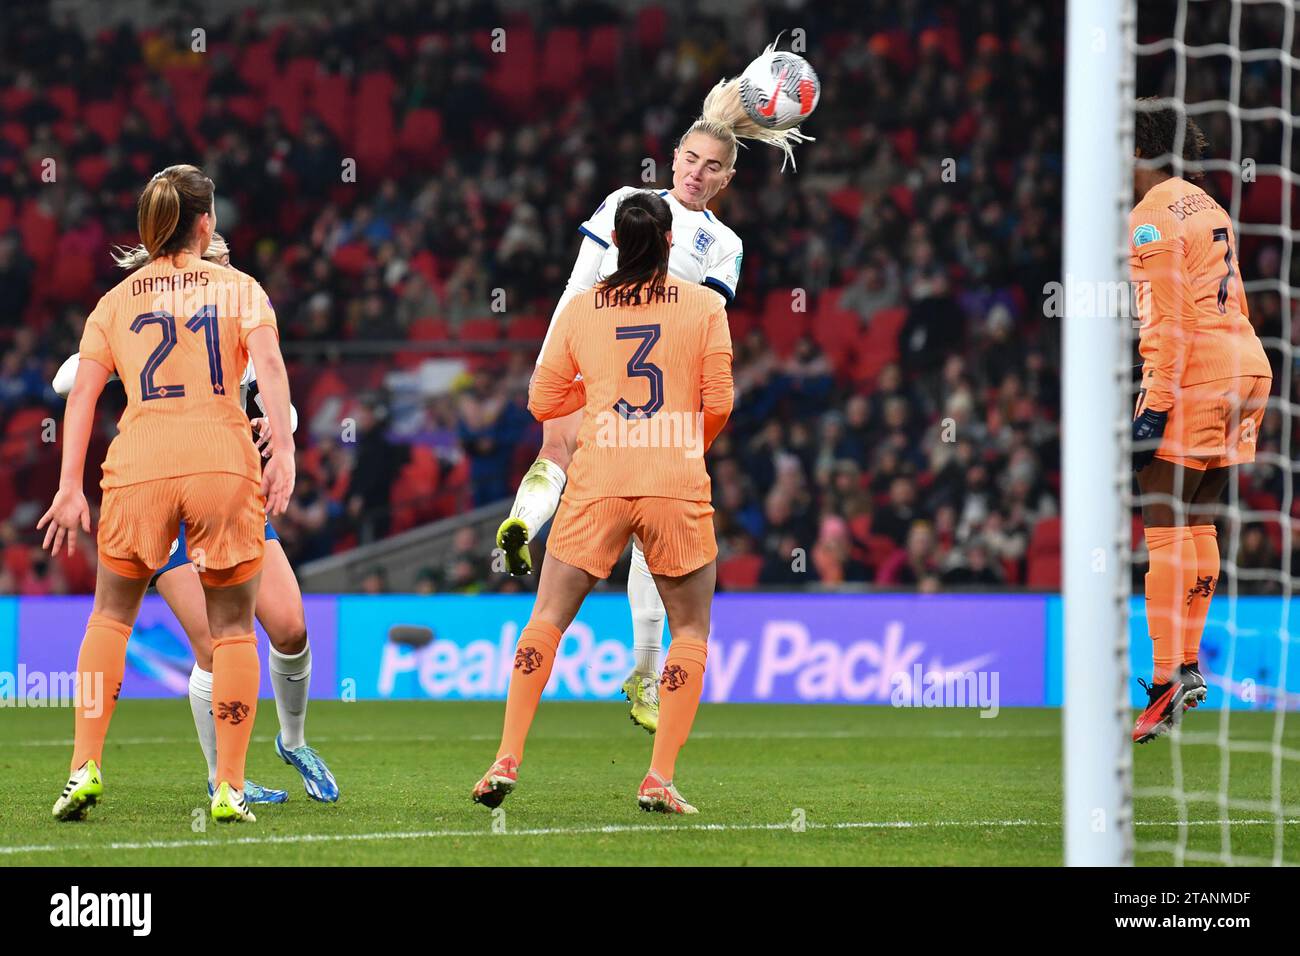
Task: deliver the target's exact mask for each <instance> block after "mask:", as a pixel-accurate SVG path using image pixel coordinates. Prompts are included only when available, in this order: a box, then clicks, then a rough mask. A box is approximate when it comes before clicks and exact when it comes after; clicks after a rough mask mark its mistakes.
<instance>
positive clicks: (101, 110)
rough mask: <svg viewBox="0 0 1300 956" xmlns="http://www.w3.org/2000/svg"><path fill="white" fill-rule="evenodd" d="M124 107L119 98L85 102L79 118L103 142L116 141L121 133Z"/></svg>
mask: <svg viewBox="0 0 1300 956" xmlns="http://www.w3.org/2000/svg"><path fill="white" fill-rule="evenodd" d="M125 115H126V107H125V106H124V105H123V104H122V102H121V101H119V100H115V99H114V100H96V101H95V102H93V103H87V104H86V108H85V109H84V110H82V115H81V118H82V120H84V121H85V124H86V126H88V127H89V128H90V129H91V130H93V131H94V132H95V133H96V134H97V135H98V136H99V138H100V139H102V140H103V141H104V142H105V143H116V142H117V140H118V137H119V136H121V135H122V117H124V116H125Z"/></svg>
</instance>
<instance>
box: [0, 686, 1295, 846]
mask: <svg viewBox="0 0 1300 956" xmlns="http://www.w3.org/2000/svg"><path fill="white" fill-rule="evenodd" d="M501 715H502V704H500V703H453V702H438V703H431V702H362V703H343V702H334V701H316V702H313V703H312V706H311V711H310V713H309V721H308V730H309V732H310V733H309V737H310V739H311V741H312V743H313V744H315V745H316V746H317V748H318V749H319V750H320V752H321V753H322V755H324V756H325V757H326V759H327V760H328V761H329V763H330V765H331V768H332V769H333V771H334V773H335V775H336V776H337V778H338V780H339V785H340V787H341V789H342V793H343V796H342V800H341V801H340V802H339V803H338V804H336V805H333V806H328V805H322V804H318V803H314V802H312V801H311V800H309V799H308V798H307V796H306V794H305V793H304V792H303V790H302V787H301V784H300V783H299V780H298V778H297V775H296V774H295V773H294V772H293V771H292V770H291V769H290V768H289V767H287V766H285V765H284V764H283V763H281V762H280V761H279V759H278V758H277V757H276V756H275V754H274V752H273V749H272V743H271V741H272V740H273V735H274V729H275V712H274V706H273V704H272V703H271V702H270V701H262V702H261V705H260V712H259V714H258V723H257V730H256V732H255V735H254V740H253V748H252V751H251V754H250V757H249V763H248V773H249V776H250V777H252V778H253V779H254V780H257V781H258V782H259V783H262V784H265V785H268V786H276V787H283V788H287V789H288V790H289V793H290V797H289V802H288V803H287V804H284V805H282V806H261V807H257V808H256V812H257V815H258V820H257V822H256V823H255V824H251V825H243V826H231V827H220V828H219V827H217V826H216V825H215V824H213V823H212V822H211V821H210V819H209V818H208V815H207V800H206V798H205V792H204V771H203V763H202V758H201V756H200V755H199V751H198V745H197V743H196V742H195V740H194V730H193V723H192V721H191V719H190V714H189V708H188V704H187V703H186V702H185V701H184V700H174V701H141V700H125V701H123V702H122V703H121V705H120V706H119V708H118V712H117V715H116V716H115V717H114V722H113V729H112V733H111V734H110V735H109V743H108V748H107V750H106V751H105V755H104V763H105V767H104V772H105V783H106V790H105V799H104V801H103V802H102V803H101V804H100V805H99V806H97V807H95V808H94V810H92V811H91V813H90V816H89V818H88V819H87V820H85V821H84V822H81V823H72V824H60V823H56V822H54V821H53V820H52V819H51V818H50V815H49V813H50V806H51V805H52V804H53V802H54V798H55V797H56V796H57V795H58V791H59V790H60V788H61V787H62V785H63V782H64V779H65V777H66V771H67V760H68V757H69V755H70V736H71V730H72V714H71V712H70V711H69V710H67V709H23V708H5V709H2V710H0V798H2V799H0V866H5V865H63V866H87V865H92V866H93V865H118V866H121V865H144V864H149V865H164V866H213V865H217V866H248V865H279V864H290V865H292V864H305V865H330V864H333V865H403V864H414V865H438V864H451V865H526V864H550V865H603V864H611V865H638V866H653V865H712V864H726V865H746V864H749V865H842V864H848V865H986V866H997V865H1056V864H1060V863H1061V861H1062V828H1061V823H1060V818H1061V809H1060V808H1061V738H1060V712H1059V711H1056V710H1046V709H1004V710H1003V711H1001V713H1000V714H999V715H998V716H997V717H996V718H994V719H981V718H980V717H979V716H978V715H977V713H976V712H975V711H973V710H896V709H893V708H889V707H831V706H777V705H738V704H729V705H705V706H703V707H702V708H701V711H700V714H699V717H698V718H697V720H696V723H695V733H694V736H693V737H692V740H691V742H690V743H689V744H688V746H687V748H686V750H685V751H684V752H683V754H682V757H681V759H680V760H679V763H678V769H677V783H678V785H679V787H680V788H681V790H682V792H683V794H684V795H685V796H686V797H687V799H689V800H691V801H692V802H693V803H695V804H696V805H697V806H698V807H699V808H700V814H699V815H698V816H695V817H664V816H661V815H658V814H647V813H644V812H642V811H641V810H640V809H639V808H638V807H637V805H636V801H635V792H636V786H637V784H638V782H639V781H640V779H641V776H642V774H643V773H644V771H645V769H646V766H647V764H648V762H649V756H650V744H651V738H650V737H649V736H648V735H647V734H645V733H644V732H643V731H641V730H640V729H639V728H636V727H634V726H633V725H632V724H631V723H630V722H629V720H628V719H627V711H626V705H622V704H566V703H557V702H549V701H548V702H545V703H543V705H542V708H541V710H540V712H539V715H538V719H537V722H536V724H535V726H534V729H533V733H532V737H531V740H530V743H529V749H528V754H527V759H526V760H525V763H524V766H523V771H522V773H521V776H520V783H519V787H518V789H517V790H516V791H515V793H514V794H513V795H511V796H510V798H509V799H507V800H506V802H505V804H504V807H503V810H504V815H503V816H501V817H499V818H494V817H493V815H492V814H491V813H490V812H489V811H488V810H486V809H485V808H483V807H480V806H477V805H475V804H473V803H471V802H470V799H469V791H470V788H471V787H472V786H473V784H474V782H475V781H476V780H477V779H478V776H479V774H481V773H482V771H483V770H484V769H485V768H486V767H487V765H488V764H489V763H490V762H491V759H492V756H493V753H494V750H495V744H496V738H497V733H498V731H499V729H500V724H501ZM1218 720H1219V718H1218V715H1217V714H1208V713H1195V714H1192V715H1189V717H1188V723H1187V725H1186V726H1187V729H1188V730H1189V731H1193V730H1194V731H1196V732H1197V733H1198V734H1201V733H1214V732H1215V731H1216V730H1217V727H1218ZM1231 726H1232V736H1233V740H1234V741H1245V740H1255V741H1260V742H1264V741H1268V740H1269V739H1270V735H1271V733H1272V729H1273V717H1272V715H1268V714H1255V715H1233V717H1232V725H1231ZM1287 730H1288V732H1287V734H1286V735H1285V737H1284V738H1283V742H1284V743H1285V745H1286V746H1287V747H1288V748H1290V749H1291V750H1292V751H1294V750H1296V749H1300V724H1298V723H1297V722H1295V721H1292V722H1291V723H1290V724H1289V725H1288V728H1287ZM1182 757H1183V761H1182V763H1183V767H1182V769H1183V775H1184V788H1185V789H1187V790H1201V791H1210V792H1217V791H1218V781H1219V779H1220V776H1219V775H1220V772H1221V766H1220V753H1219V751H1218V749H1217V748H1215V747H1211V746H1187V745H1185V746H1184V747H1183V748H1182ZM1272 766H1273V761H1272V759H1271V757H1270V755H1269V754H1266V753H1238V752H1234V753H1233V754H1232V763H1231V774H1230V781H1231V784H1230V788H1229V790H1230V794H1231V797H1232V798H1233V799H1234V800H1265V801H1267V800H1269V799H1270V795H1271V792H1272V791H1271V787H1272ZM1295 769H1296V768H1295V764H1294V763H1293V762H1292V761H1285V766H1284V767H1283V790H1282V793H1281V796H1282V799H1283V802H1284V803H1287V804H1290V805H1292V806H1294V805H1295V804H1296V803H1297V802H1300V793H1298V792H1297V789H1298V788H1297V779H1296V778H1297V774H1296V773H1295V772H1294V771H1295ZM1135 773H1136V782H1137V785H1138V786H1139V787H1152V788H1154V787H1168V786H1169V785H1170V783H1171V781H1172V773H1173V767H1172V763H1171V748H1170V742H1169V741H1167V740H1166V741H1157V742H1155V743H1153V744H1150V745H1148V746H1146V747H1143V748H1140V749H1137V750H1136V752H1135ZM1228 814H1229V817H1230V818H1231V819H1233V820H1234V821H1235V822H1234V823H1233V824H1232V825H1231V826H1229V827H1228V832H1229V833H1230V836H1231V839H1232V848H1233V852H1234V853H1236V854H1240V855H1247V856H1254V857H1260V858H1271V857H1272V855H1273V853H1274V848H1275V846H1276V845H1277V843H1276V841H1277V839H1278V837H1277V833H1278V831H1279V828H1278V827H1276V826H1275V825H1273V823H1272V822H1271V821H1272V818H1271V816H1270V815H1269V814H1268V813H1266V812H1260V811H1258V810H1241V809H1230V810H1229V812H1228ZM1136 816H1137V819H1138V823H1139V825H1138V827H1137V835H1138V840H1139V842H1140V845H1141V844H1143V843H1146V844H1149V843H1152V842H1157V841H1168V842H1173V841H1176V840H1177V837H1178V829H1177V828H1176V827H1174V826H1170V825H1168V821H1171V820H1176V819H1177V806H1176V805H1175V804H1174V802H1173V801H1172V799H1169V798H1167V797H1152V798H1140V799H1139V800H1138V803H1137V808H1136ZM1188 816H1189V818H1190V819H1192V820H1197V821H1217V820H1218V819H1219V817H1220V816H1221V813H1220V811H1219V808H1218V807H1216V806H1214V805H1210V804H1200V803H1194V804H1191V805H1190V806H1189V807H1188ZM801 824H802V826H801ZM1296 826H1297V824H1296V822H1295V821H1291V822H1288V823H1285V824H1284V825H1283V826H1282V827H1281V828H1280V831H1281V833H1282V834H1283V839H1284V840H1286V841H1290V842H1286V843H1284V844H1283V845H1284V849H1285V858H1286V859H1287V860H1288V861H1291V862H1295V861H1296V860H1297V858H1298V857H1300V854H1298V853H1297V851H1296V849H1295V846H1294V839H1295V835H1296ZM502 829H503V830H504V832H497V831H498V830H502ZM1222 833H1223V828H1222V827H1221V826H1219V825H1217V824H1210V823H1197V824H1194V825H1193V826H1190V827H1188V828H1187V834H1188V836H1187V840H1188V842H1187V846H1188V847H1189V848H1190V849H1191V850H1193V851H1200V852H1204V853H1217V852H1218V851H1219V849H1220V846H1221V841H1222ZM1170 861H1171V857H1170V856H1169V855H1168V854H1167V853H1160V852H1141V853H1139V856H1138V862H1139V863H1155V864H1167V863H1169V862H1170Z"/></svg>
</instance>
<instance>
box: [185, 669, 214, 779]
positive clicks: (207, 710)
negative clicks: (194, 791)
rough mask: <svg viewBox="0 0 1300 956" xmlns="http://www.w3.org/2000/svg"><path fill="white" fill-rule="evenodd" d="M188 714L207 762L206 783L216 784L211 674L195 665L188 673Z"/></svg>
mask: <svg viewBox="0 0 1300 956" xmlns="http://www.w3.org/2000/svg"><path fill="white" fill-rule="evenodd" d="M190 713H192V714H193V715H194V729H195V730H197V731H198V732H199V746H200V747H201V748H203V759H204V760H206V761H207V762H208V783H209V785H211V786H216V782H217V725H216V724H215V723H213V721H212V674H211V672H209V671H205V670H200V669H199V665H198V664H195V665H194V669H193V670H192V671H190Z"/></svg>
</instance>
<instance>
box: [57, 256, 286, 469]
mask: <svg viewBox="0 0 1300 956" xmlns="http://www.w3.org/2000/svg"><path fill="white" fill-rule="evenodd" d="M179 262H180V266H179V267H178V266H177V265H176V264H174V263H173V260H172V259H171V258H170V257H166V256H163V257H159V258H158V259H155V260H154V261H152V262H150V263H149V264H148V265H145V266H142V267H141V268H139V269H137V270H136V271H135V272H132V273H131V274H130V275H129V276H127V277H126V278H125V279H123V280H122V281H121V282H120V283H118V284H117V285H116V286H115V287H114V288H113V289H112V290H111V291H109V292H108V293H107V294H106V295H105V296H104V297H103V298H102V299H100V300H99V304H98V305H96V306H95V310H94V311H93V312H92V313H91V314H90V318H89V319H87V320H86V328H85V331H84V333H83V334H82V338H81V349H80V355H81V358H82V359H83V360H84V359H90V360H92V361H95V362H98V363H99V364H100V365H103V366H104V367H105V368H107V369H108V370H109V371H111V372H115V373H116V374H117V375H118V377H120V378H121V379H122V384H123V386H124V387H125V388H126V396H127V405H126V411H125V412H123V413H122V418H121V419H120V420H119V422H118V435H117V437H116V438H114V439H113V442H112V444H111V445H110V446H109V449H108V457H107V458H106V459H105V461H104V479H103V481H102V483H101V484H102V486H103V487H105V488H111V487H116V486H121V485H130V484H135V483H137V482H142V481H152V480H154V479H157V478H174V477H177V476H180V475H193V474H200V473H205V472H230V473H233V474H237V475H243V476H245V477H247V478H250V479H252V480H253V481H260V480H261V461H260V458H259V456H258V453H257V449H256V448H255V447H254V445H253V441H252V438H251V432H250V430H249V426H248V416H247V415H246V414H245V413H244V410H243V408H241V407H240V402H239V380H240V378H241V376H242V375H243V373H244V367H245V366H246V365H247V364H248V346H247V343H248V335H249V333H250V332H252V331H253V330H254V329H257V328H261V327H262V326H268V327H270V328H272V329H274V328H276V324H275V312H274V310H273V309H272V308H271V303H270V302H269V301H268V300H267V297H266V293H265V292H263V291H262V287H261V286H260V285H259V284H258V283H257V282H256V280H254V279H253V278H252V277H251V276H247V275H245V274H244V273H242V272H239V271H238V270H236V269H231V268H229V267H228V266H220V265H217V264H215V263H212V262H206V261H204V260H201V259H196V258H195V257H193V256H190V255H185V256H182V257H180V258H179ZM277 334H278V330H277Z"/></svg>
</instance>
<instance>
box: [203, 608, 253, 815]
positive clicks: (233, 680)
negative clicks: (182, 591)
mask: <svg viewBox="0 0 1300 956" xmlns="http://www.w3.org/2000/svg"><path fill="white" fill-rule="evenodd" d="M260 677H261V672H260V671H259V669H258V665H257V638H256V637H254V636H253V635H252V634H240V635H239V636H237V637H222V638H216V639H214V640H213V642H212V717H213V722H214V723H215V725H216V730H217V784H218V785H219V784H220V783H221V782H222V781H223V780H224V781H225V782H226V783H228V784H230V785H231V786H232V787H234V788H235V789H237V790H243V789H244V758H245V757H247V756H248V741H249V738H251V737H252V736H253V718H254V717H256V716H257V685H258V681H259V679H260Z"/></svg>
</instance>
